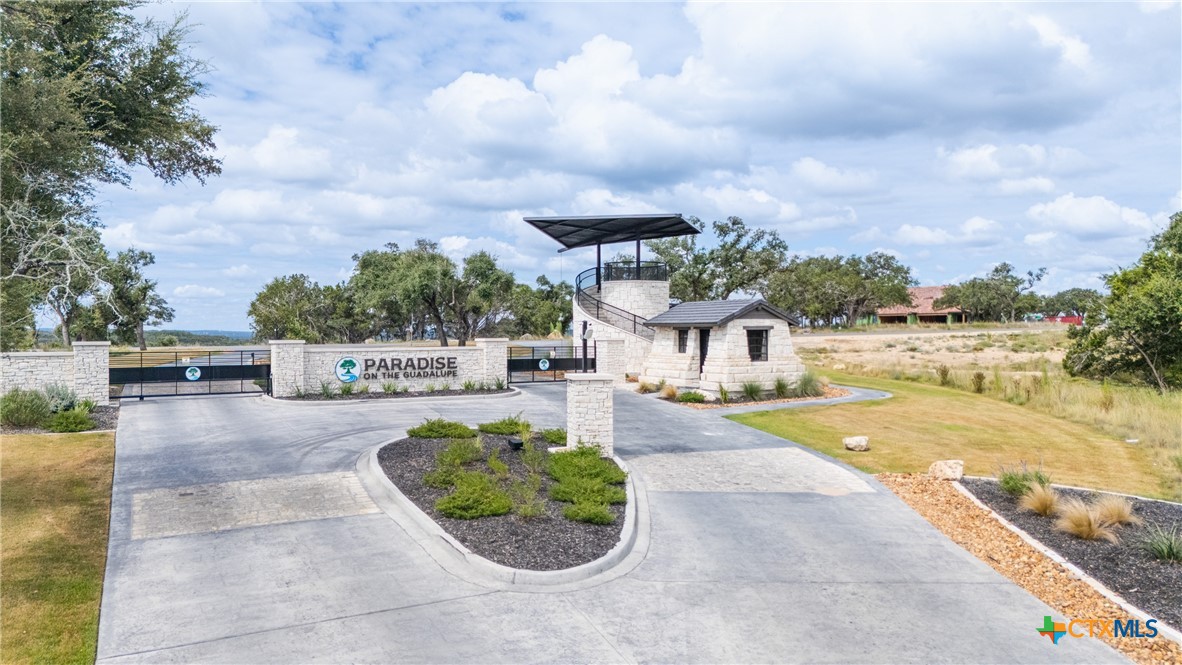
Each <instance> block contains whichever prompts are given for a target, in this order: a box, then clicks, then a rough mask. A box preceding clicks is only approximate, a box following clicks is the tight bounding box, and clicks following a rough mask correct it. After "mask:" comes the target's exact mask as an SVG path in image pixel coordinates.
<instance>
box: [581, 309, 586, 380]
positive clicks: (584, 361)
mask: <svg viewBox="0 0 1182 665" xmlns="http://www.w3.org/2000/svg"><path fill="white" fill-rule="evenodd" d="M581 336H582V338H583V362H582V366H583V374H586V373H587V321H586V320H584V321H583V334H582V335H581Z"/></svg>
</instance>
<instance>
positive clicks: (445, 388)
mask: <svg viewBox="0 0 1182 665" xmlns="http://www.w3.org/2000/svg"><path fill="white" fill-rule="evenodd" d="M439 389H440V390H442V391H444V392H447V391H448V390H451V384H450V383H445V384H443V385H442V386H439Z"/></svg>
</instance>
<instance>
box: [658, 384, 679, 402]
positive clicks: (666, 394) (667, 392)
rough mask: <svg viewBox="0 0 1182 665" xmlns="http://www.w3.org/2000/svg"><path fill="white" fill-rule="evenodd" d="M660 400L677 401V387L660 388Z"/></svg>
mask: <svg viewBox="0 0 1182 665" xmlns="http://www.w3.org/2000/svg"><path fill="white" fill-rule="evenodd" d="M661 399H668V400H674V399H677V387H676V386H665V387H664V388H661Z"/></svg>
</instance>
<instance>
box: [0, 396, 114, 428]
mask: <svg viewBox="0 0 1182 665" xmlns="http://www.w3.org/2000/svg"><path fill="white" fill-rule="evenodd" d="M118 423H119V407H117V406H96V405H95V403H94V402H92V401H91V400H86V399H83V400H80V399H78V395H77V394H75V393H74V391H73V390H71V389H69V388H67V387H66V386H63V385H59V384H50V385H48V386H45V388H43V389H41V390H25V389H22V388H13V389H12V390H9V391H8V392H6V393H4V395H3V396H0V434H36V433H43V432H57V433H63V432H85V431H87V430H95V429H98V430H113V429H115V426H116V425H117V424H118Z"/></svg>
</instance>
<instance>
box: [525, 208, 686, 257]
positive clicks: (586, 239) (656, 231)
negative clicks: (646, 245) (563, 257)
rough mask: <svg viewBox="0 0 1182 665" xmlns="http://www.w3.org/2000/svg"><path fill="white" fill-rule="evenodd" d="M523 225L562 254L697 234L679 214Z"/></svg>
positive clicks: (598, 217) (531, 219) (530, 219)
mask: <svg viewBox="0 0 1182 665" xmlns="http://www.w3.org/2000/svg"><path fill="white" fill-rule="evenodd" d="M523 219H525V221H526V223H528V224H529V225H531V226H533V227H534V228H536V229H537V230H539V231H541V232H542V233H545V234H546V235H548V236H550V237H551V238H553V239H555V240H557V241H558V243H559V244H561V245H562V247H563V249H560V250H558V251H560V252H564V251H566V250H568V249H575V248H576V247H593V246H595V245H609V244H611V243H613V242H630V241H635V240H656V239H658V238H673V237H676V236H689V235H694V234H696V233H701V231H699V230H698V229H697V228H695V227H694V225H693V224H690V223H689V222H687V221H686V220H685V218H684V217H682V216H681V213H662V214H653V215H596V216H593V217H525V218H523Z"/></svg>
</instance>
